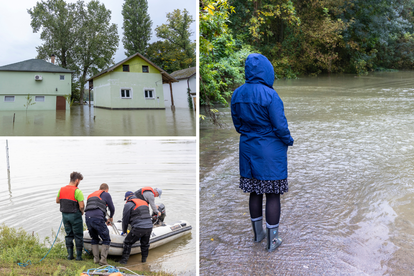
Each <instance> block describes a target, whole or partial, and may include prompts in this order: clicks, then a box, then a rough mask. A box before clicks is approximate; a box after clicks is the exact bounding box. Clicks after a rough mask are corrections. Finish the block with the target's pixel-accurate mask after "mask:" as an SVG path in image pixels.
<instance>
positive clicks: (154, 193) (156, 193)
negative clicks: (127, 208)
mask: <svg viewBox="0 0 414 276" xmlns="http://www.w3.org/2000/svg"><path fill="white" fill-rule="evenodd" d="M161 194H162V190H161V189H160V188H154V189H153V188H151V187H144V188H141V189H139V190H137V191H135V196H136V197H137V198H139V199H142V200H145V201H146V202H147V203H148V204H149V205H150V206H151V209H152V212H153V214H154V215H157V216H158V217H159V216H161V212H160V211H159V210H158V207H157V205H155V197H159V198H161Z"/></svg>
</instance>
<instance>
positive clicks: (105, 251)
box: [99, 244, 109, 265]
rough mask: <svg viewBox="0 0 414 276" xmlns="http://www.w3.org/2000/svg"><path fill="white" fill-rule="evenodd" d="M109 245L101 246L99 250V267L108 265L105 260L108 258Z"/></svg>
mask: <svg viewBox="0 0 414 276" xmlns="http://www.w3.org/2000/svg"><path fill="white" fill-rule="evenodd" d="M108 252H109V244H102V248H101V260H100V261H99V264H100V265H108V263H107V262H106V258H107V257H108Z"/></svg>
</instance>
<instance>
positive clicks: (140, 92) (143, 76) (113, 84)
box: [93, 57, 165, 109]
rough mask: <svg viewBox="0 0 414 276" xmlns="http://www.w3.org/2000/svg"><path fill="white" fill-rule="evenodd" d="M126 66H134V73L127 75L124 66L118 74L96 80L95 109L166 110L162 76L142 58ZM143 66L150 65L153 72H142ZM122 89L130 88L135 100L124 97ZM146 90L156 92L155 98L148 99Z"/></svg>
mask: <svg viewBox="0 0 414 276" xmlns="http://www.w3.org/2000/svg"><path fill="white" fill-rule="evenodd" d="M124 64H128V65H129V66H130V72H123V71H122V70H123V69H122V64H121V65H120V66H118V67H117V68H115V69H114V71H112V72H109V73H107V74H104V75H102V76H99V77H97V78H95V79H94V80H93V87H94V88H93V90H94V106H95V107H103V108H110V109H164V108H165V106H164V93H163V86H162V76H161V73H160V72H159V71H158V70H157V69H156V68H155V67H153V66H151V65H149V64H148V63H146V62H145V61H144V60H142V59H141V58H139V57H136V58H134V59H131V60H129V61H128V62H125V63H124ZM142 65H148V66H149V73H142ZM122 89H130V91H131V98H128V99H125V98H122V97H121V90H122ZM145 89H151V90H153V91H154V99H146V98H145V92H144V90H145Z"/></svg>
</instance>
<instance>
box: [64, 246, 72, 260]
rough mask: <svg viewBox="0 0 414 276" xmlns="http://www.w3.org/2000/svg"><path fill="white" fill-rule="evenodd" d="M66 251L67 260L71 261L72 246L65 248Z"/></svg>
mask: <svg viewBox="0 0 414 276" xmlns="http://www.w3.org/2000/svg"><path fill="white" fill-rule="evenodd" d="M66 249H67V251H68V260H73V259H74V258H73V246H72V247H66Z"/></svg>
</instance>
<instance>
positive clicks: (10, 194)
mask: <svg viewBox="0 0 414 276" xmlns="http://www.w3.org/2000/svg"><path fill="white" fill-rule="evenodd" d="M7 180H8V181H7V182H8V184H9V196H10V201H11V199H12V191H11V179H10V170H7Z"/></svg>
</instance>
